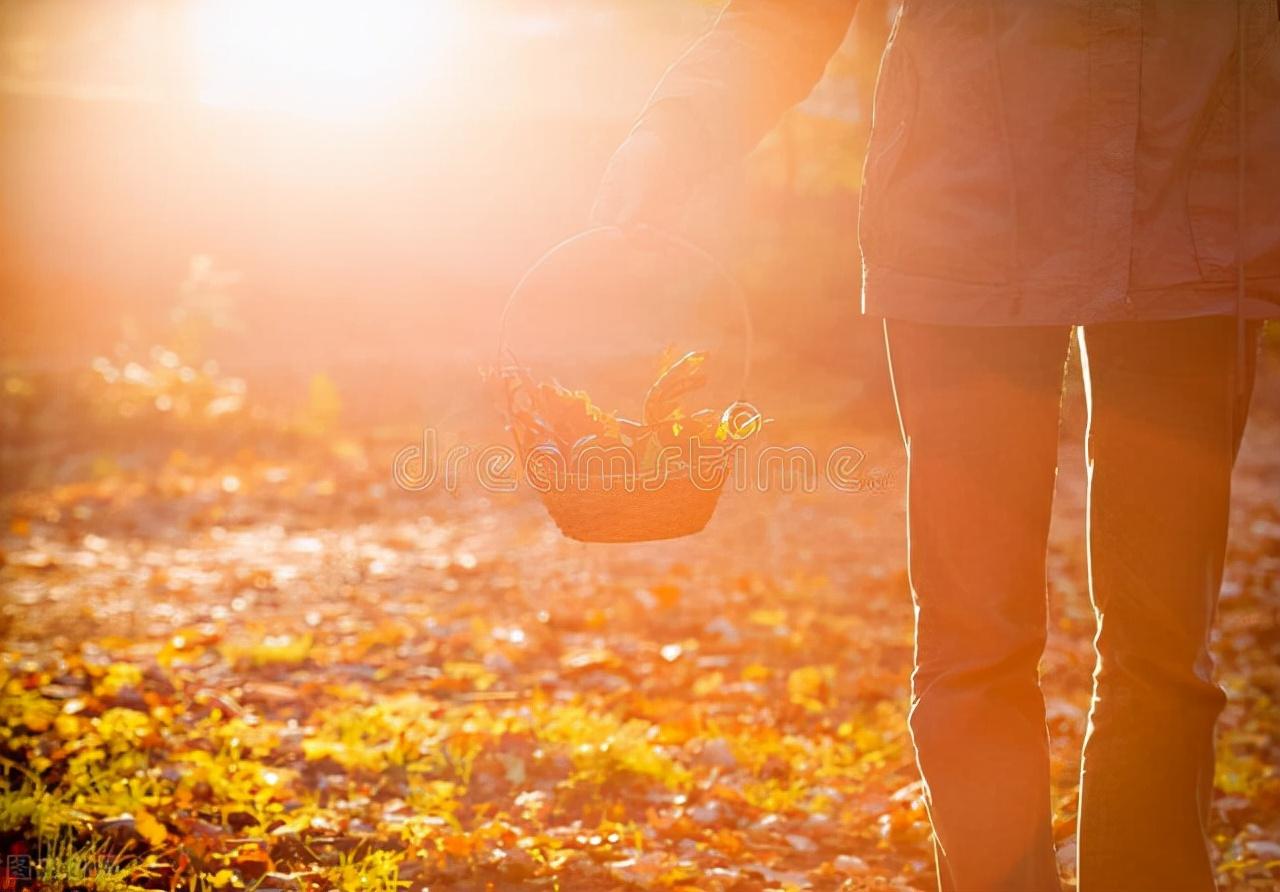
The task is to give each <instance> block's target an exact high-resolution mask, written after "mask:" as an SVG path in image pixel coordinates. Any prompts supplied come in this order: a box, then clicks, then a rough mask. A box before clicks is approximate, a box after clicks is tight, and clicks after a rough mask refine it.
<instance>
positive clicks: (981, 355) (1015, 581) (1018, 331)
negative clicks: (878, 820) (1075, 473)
mask: <svg viewBox="0 0 1280 892" xmlns="http://www.w3.org/2000/svg"><path fill="white" fill-rule="evenodd" d="M885 332H886V338H887V341H888V346H889V356H890V369H891V372H892V376H893V387H894V395H895V397H896V399H897V403H898V417H899V420H900V422H901V424H902V434H903V438H904V441H905V442H906V446H907V478H908V479H907V487H908V493H907V503H908V504H907V510H908V517H907V526H908V553H909V565H910V566H909V572H910V580H911V591H912V597H913V599H914V601H915V607H916V666H915V672H914V674H913V676H912V708H911V720H910V724H911V732H912V738H913V740H914V742H915V747H916V758H917V761H918V764H919V766H920V772H921V775H922V776H923V778H924V781H925V787H926V797H927V798H926V801H927V803H928V807H929V817H930V820H931V821H932V823H933V830H934V838H935V841H936V849H937V856H938V874H939V884H940V886H941V888H942V889H943V890H946V892H953V890H955V892H1001V890H1009V892H1040V890H1055V892H1056V890H1057V889H1059V882H1058V873H1057V862H1056V859H1055V856H1054V850H1053V832H1052V817H1051V807H1050V801H1049V751H1048V734H1047V731H1046V727H1045V715H1044V699H1043V697H1042V695H1041V693H1040V688H1039V678H1038V664H1039V661H1040V654H1041V651H1042V650H1043V648H1044V642H1045V597H1046V592H1045V549H1046V545H1047V538H1048V532H1049V516H1050V509H1051V506H1052V501H1053V487H1054V479H1055V474H1056V467H1057V444H1058V406H1059V400H1060V394H1061V389H1062V377H1063V368H1064V362H1065V359H1066V355H1067V347H1068V344H1069V339H1070V330H1069V329H1068V328H1065V327H1061V328H1059V327H1034V328H1028V327H1019V328H977V327H956V326H932V325H917V324H911V323H904V322H897V321H890V322H888V323H886V326H885Z"/></svg>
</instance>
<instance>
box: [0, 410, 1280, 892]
mask: <svg viewBox="0 0 1280 892" xmlns="http://www.w3.org/2000/svg"><path fill="white" fill-rule="evenodd" d="M1076 443H1077V445H1074V446H1072V445H1067V446H1065V447H1064V470H1063V473H1062V475H1061V482H1060V487H1059V489H1060V494H1059V500H1058V514H1057V517H1056V520H1055V525H1054V534H1053V546H1052V555H1051V593H1052V634H1051V638H1050V643H1049V649H1048V652H1047V654H1046V657H1045V662H1044V679H1045V686H1046V690H1047V693H1048V699H1049V721H1050V726H1051V731H1052V734H1053V738H1054V754H1055V756H1054V769H1055V772H1054V774H1055V778H1054V779H1055V797H1054V798H1055V804H1056V808H1057V812H1058V818H1057V825H1056V827H1057V837H1058V844H1059V850H1060V855H1061V860H1062V863H1063V870H1064V875H1065V876H1066V877H1067V878H1068V880H1070V877H1071V861H1072V857H1073V854H1074V817H1073V816H1074V810H1075V799H1074V794H1073V792H1072V790H1071V788H1072V786H1073V784H1074V781H1075V777H1076V773H1077V770H1078V759H1077V750H1078V747H1079V742H1080V736H1081V733H1082V730H1083V723H1084V715H1085V711H1086V709H1087V705H1088V696H1089V694H1088V682H1089V672H1090V669H1091V648H1090V639H1091V635H1092V615H1091V613H1090V611H1089V607H1088V602H1087V593H1086V591H1085V588H1084V570H1083V544H1082V538H1081V537H1082V533H1083V525H1082V523H1081V506H1082V500H1083V496H1082V479H1081V478H1082V473H1081V472H1080V465H1081V461H1080V455H1079V447H1078V440H1077V441H1076ZM858 445H859V446H861V447H862V448H864V449H865V450H866V451H867V453H868V455H869V457H870V458H871V460H872V462H873V463H877V464H881V465H883V466H884V467H885V468H886V469H887V470H888V471H889V472H890V476H891V477H893V476H894V475H897V474H899V472H900V464H901V458H900V449H899V446H898V444H897V443H895V442H893V440H892V439H891V438H889V437H887V436H886V437H884V438H883V439H882V440H879V441H874V442H869V443H868V442H859V444H858ZM389 454H390V453H389V451H388V447H386V445H385V444H383V445H374V444H373V442H372V441H368V440H365V441H361V440H341V441H338V442H337V444H336V445H334V446H333V447H330V448H327V450H326V451H325V452H323V453H321V454H320V455H319V456H317V455H314V454H311V455H308V457H306V458H302V457H297V458H292V459H283V458H280V457H278V456H276V457H264V456H261V455H257V454H255V453H253V452H250V451H242V452H240V453H238V454H236V455H235V456H234V457H228V458H223V459H217V460H214V459H209V458H199V457H196V456H193V455H190V454H186V453H183V452H180V451H174V452H173V453H172V454H170V455H168V457H167V458H164V459H162V460H160V461H159V462H151V463H147V462H140V463H137V464H135V465H133V466H126V467H121V466H120V465H119V464H116V463H111V462H96V463H91V464H89V465H86V466H85V468H84V473H82V474H72V473H61V474H60V475H55V476H60V477H61V478H62V479H83V480H84V481H85V482H80V483H71V482H64V483H59V484H56V485H54V484H49V485H43V486H35V487H26V488H24V489H22V490H20V491H18V492H14V493H11V494H10V495H8V496H6V497H5V499H4V502H3V510H4V516H5V520H4V530H3V539H2V547H3V565H2V567H0V583H2V584H3V589H4V592H5V596H4V614H3V618H4V642H5V643H4V644H3V662H2V663H0V684H2V685H3V699H2V700H0V754H2V755H3V757H4V758H5V759H6V762H5V765H4V769H5V770H4V777H5V779H6V781H7V789H5V791H4V792H3V794H2V795H0V841H2V842H3V845H4V847H5V849H6V854H7V855H9V856H11V857H9V858H8V860H7V861H6V864H7V865H8V866H7V867H6V869H7V870H8V871H9V879H10V883H11V887H12V882H13V881H16V880H17V878H18V877H19V876H20V874H21V872H22V870H24V869H25V868H24V865H28V864H30V865H33V866H36V865H38V869H39V870H40V871H42V875H43V876H44V878H45V880H44V881H45V882H46V883H47V884H49V885H58V884H60V883H61V884H64V885H67V886H71V887H76V886H91V887H94V888H104V889H109V888H123V887H125V886H126V885H128V884H132V885H137V886H144V887H152V888H164V889H188V888H202V889H241V888H244V889H255V888H256V889H261V890H267V889H304V888H353V889H354V888H358V889H371V890H376V889H392V888H410V887H411V888H414V889H425V888H430V889H458V890H472V889H474V890H488V889H495V890H505V889H520V888H527V889H563V890H576V889H581V890H593V889H600V890H604V889H690V890H691V889H698V890H719V889H724V890H730V889H738V890H756V889H804V888H814V889H929V888H932V885H933V882H934V880H933V871H932V864H931V856H930V845H929V833H928V828H927V824H926V821H925V815H924V811H923V808H922V804H921V798H920V792H921V790H920V785H919V782H918V779H917V774H916V771H915V768H914V764H913V762H912V756H911V750H910V744H909V740H908V738H907V736H906V724H905V709H906V706H907V686H908V671H909V664H910V658H911V636H910V621H911V611H910V606H909V600H908V592H907V584H906V578H905V573H904V563H903V560H904V550H903V545H902V536H901V527H902V510H901V495H902V493H901V488H900V486H898V487H891V488H890V489H889V490H888V491H886V492H880V493H863V494H848V493H836V492H831V491H825V490H822V491H818V492H816V493H811V494H804V493H790V494H788V493H782V492H777V491H774V492H769V493H755V492H752V493H735V494H730V495H727V496H726V497H725V499H724V502H723V504H722V506H721V509H720V511H719V513H718V515H717V517H716V518H715V520H714V521H713V523H712V525H711V527H710V528H709V529H708V531H707V532H705V533H704V534H702V535H700V536H698V537H695V538H691V539H686V540H681V541H678V542H674V543H667V544H653V545H643V546H635V547H629V546H628V547H590V546H584V545H581V544H577V543H573V542H569V541H566V540H564V539H561V538H560V537H559V536H558V535H557V534H556V532H555V530H554V527H552V526H551V524H550V523H549V521H547V519H546V518H545V516H544V515H543V513H542V510H541V508H540V506H539V505H538V504H537V503H536V501H535V500H534V499H533V498H532V497H531V496H529V495H515V496H511V495H484V494H481V493H479V492H478V491H474V490H465V491H463V492H461V493H460V494H457V495H450V494H446V493H442V492H441V493H434V492H430V493H422V494H411V493H403V492H399V491H397V490H395V489H394V488H393V487H391V486H390V485H389V474H388V468H389ZM1277 456H1280V422H1277V421H1276V420H1275V418H1274V417H1273V416H1272V417H1261V418H1260V419H1259V420H1258V421H1257V423H1255V425H1254V427H1253V429H1252V430H1251V432H1250V435H1249V438H1248V440H1247V442H1246V449H1245V454H1244V456H1243V459H1242V464H1241V467H1240V470H1239V473H1238V477H1237V503H1236V513H1235V517H1234V520H1233V540H1232V541H1233V546H1232V552H1231V557H1230V565H1231V566H1230V572H1229V580H1228V583H1227V587H1226V591H1225V593H1224V600H1223V604H1222V610H1221V616H1220V623H1219V634H1218V637H1217V642H1216V650H1217V654H1218V656H1219V660H1220V668H1221V674H1222V680H1223V683H1224V684H1225V686H1226V687H1227V689H1228V690H1229V692H1230V695H1231V703H1230V706H1229V708H1228V710H1227V712H1226V714H1225V716H1224V719H1223V723H1222V735H1221V743H1220V747H1219V751H1220V756H1221V758H1220V763H1219V770H1218V778H1217V786H1218V796H1217V799H1216V804H1215V807H1214V822H1213V826H1212V833H1213V839H1214V843H1215V845H1216V847H1217V849H1218V853H1219V859H1220V864H1221V868H1220V877H1221V881H1222V885H1223V887H1224V888H1226V889H1231V890H1243V889H1264V888H1274V885H1275V883H1276V882H1277V881H1280V842H1278V840H1280V776H1278V775H1277V768H1276V766H1277V764H1280V707H1277V702H1278V701H1280V659H1278V658H1280V636H1278V635H1277V623H1276V620H1277V612H1278V610H1280V573H1277V569H1278V568H1280V504H1278V503H1277V499H1276V493H1277V492H1280V488H1278V486H1277V484H1278V483H1280V464H1277ZM897 479H900V477H898V478H897ZM24 854H25V855H27V856H29V857H31V858H33V859H34V860H32V861H30V862H28V861H25V860H24V859H23V857H22V856H23V855H24ZM85 874H95V876H94V877H93V879H92V880H85V879H82V878H81V879H77V877H83V876H84V875H85ZM21 885H22V884H21V883H19V887H21Z"/></svg>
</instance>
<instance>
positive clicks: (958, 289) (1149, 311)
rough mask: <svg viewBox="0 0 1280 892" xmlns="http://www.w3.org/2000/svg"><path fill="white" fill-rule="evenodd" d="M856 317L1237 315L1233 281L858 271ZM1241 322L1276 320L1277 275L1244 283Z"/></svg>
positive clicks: (1080, 319) (1067, 320) (1033, 320)
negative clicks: (1068, 282) (1095, 280)
mask: <svg viewBox="0 0 1280 892" xmlns="http://www.w3.org/2000/svg"><path fill="white" fill-rule="evenodd" d="M862 313H863V315H867V316H877V317H883V318H886V319H901V320H904V321H908V322H924V323H932V324H937V325H972V326H1004V325H1089V324H1093V323H1099V322H1126V321H1128V322H1140V321H1155V320H1162V319H1187V318H1192V317H1197V316H1235V315H1236V286H1235V283H1234V282H1189V283H1185V284H1179V285H1170V286H1168V287H1163V288H1151V289H1131V290H1130V291H1129V292H1128V293H1127V294H1121V295H1114V296H1108V295H1098V294H1091V293H1090V292H1089V289H1088V287H1087V286H1084V287H1077V286H1074V285H1073V286H1070V287H1066V286H1063V285H1060V284H1036V283H1032V284H1018V285H1011V284H998V283H991V284H979V283H973V282H957V281H954V280H951V279H939V278H934V277H930V276H920V275H913V274H910V273H905V272H902V271H901V270H896V269H893V268H891V267H885V266H869V265H865V264H864V266H863V270H862ZM1240 315H1241V316H1242V317H1243V318H1246V319H1280V276H1268V277H1265V278H1256V279H1249V280H1248V281H1247V282H1246V295H1245V298H1244V300H1243V301H1242V302H1241V305H1240Z"/></svg>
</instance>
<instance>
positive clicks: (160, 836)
mask: <svg viewBox="0 0 1280 892" xmlns="http://www.w3.org/2000/svg"><path fill="white" fill-rule="evenodd" d="M133 827H134V829H135V830H137V831H138V833H139V834H140V835H141V836H142V838H143V839H145V840H146V841H147V842H148V843H149V844H150V845H151V846H152V847H153V848H154V847H157V846H160V845H163V844H164V841H165V840H166V839H168V838H169V831H168V830H166V829H164V824H161V823H160V822H159V821H157V820H156V818H155V815H153V814H151V812H149V811H146V810H145V809H141V808H140V809H138V811H137V814H135V815H134V816H133Z"/></svg>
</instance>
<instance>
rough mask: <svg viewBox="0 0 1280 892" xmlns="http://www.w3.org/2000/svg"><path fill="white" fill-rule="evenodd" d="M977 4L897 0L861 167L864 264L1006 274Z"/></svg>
mask: <svg viewBox="0 0 1280 892" xmlns="http://www.w3.org/2000/svg"><path fill="white" fill-rule="evenodd" d="M986 10H987V4H985V3H951V4H943V3H939V4H936V5H932V6H920V7H912V6H906V7H904V10H903V13H902V15H901V18H900V19H899V22H898V28H897V30H896V32H895V35H894V40H893V42H892V44H891V45H890V47H889V49H888V50H887V51H886V55H885V58H884V62H883V65H882V71H881V75H880V80H879V83H878V84H877V88H876V103H875V113H874V117H873V119H872V137H871V146H870V151H869V152H868V156H867V160H866V166H865V168H864V177H863V196H862V207H861V211H862V218H861V222H860V226H859V240H860V242H861V244H862V249H863V257H864V260H865V262H866V263H867V264H868V265H879V266H887V267H892V268H895V269H899V270H902V271H905V272H908V273H910V274H912V275H916V276H924V277H930V278H938V279H947V280H951V281H956V282H968V283H975V284H993V285H995V284H1005V283H1007V282H1009V281H1010V279H1011V278H1012V275H1013V269H1014V261H1015V249H1014V244H1015V241H1014V233H1015V225H1016V220H1015V215H1016V208H1015V205H1014V201H1013V165H1012V160H1011V157H1010V146H1009V143H1008V134H1007V131H1006V123H1007V122H1006V121H1005V120H1004V103H1003V95H1002V93H1001V83H1000V76H999V69H998V66H997V64H996V59H995V47H994V42H993V40H994V38H993V36H992V34H991V30H990V29H991V26H990V20H989V18H988V16H987V14H986ZM917 47H919V48H920V51H919V52H916V48H917Z"/></svg>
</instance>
